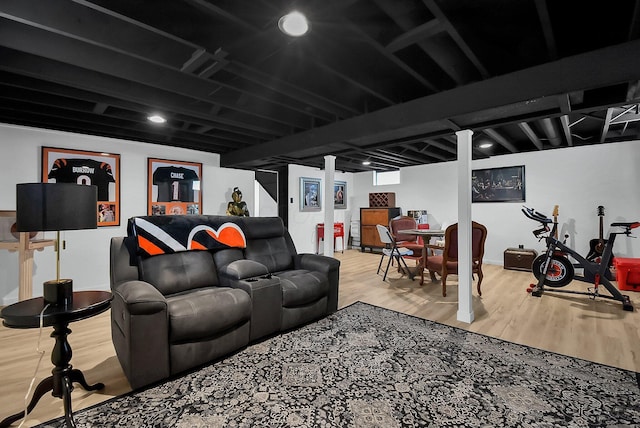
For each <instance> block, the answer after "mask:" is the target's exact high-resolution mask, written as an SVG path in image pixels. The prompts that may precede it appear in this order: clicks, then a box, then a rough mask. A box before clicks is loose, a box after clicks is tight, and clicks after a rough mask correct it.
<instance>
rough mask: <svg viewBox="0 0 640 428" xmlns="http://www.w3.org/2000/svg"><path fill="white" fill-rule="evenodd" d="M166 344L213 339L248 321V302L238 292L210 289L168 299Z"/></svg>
mask: <svg viewBox="0 0 640 428" xmlns="http://www.w3.org/2000/svg"><path fill="white" fill-rule="evenodd" d="M167 308H168V312H169V341H170V342H171V343H181V342H188V341H195V340H200V339H204V338H210V337H215V336H217V335H219V334H221V333H223V332H226V331H227V330H229V329H231V328H232V327H234V326H236V325H238V324H240V323H243V322H246V321H248V320H249V318H250V317H251V299H250V298H249V295H248V294H247V293H246V292H244V291H242V290H239V289H235V288H227V287H211V288H203V289H201V290H195V291H190V292H188V293H182V294H176V295H173V296H170V297H168V298H167Z"/></svg>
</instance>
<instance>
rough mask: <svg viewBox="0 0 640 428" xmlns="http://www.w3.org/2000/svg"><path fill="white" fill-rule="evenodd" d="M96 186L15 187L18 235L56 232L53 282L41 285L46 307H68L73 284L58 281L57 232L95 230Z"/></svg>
mask: <svg viewBox="0 0 640 428" xmlns="http://www.w3.org/2000/svg"><path fill="white" fill-rule="evenodd" d="M97 201H98V191H97V188H96V186H85V185H80V184H72V183H26V184H18V185H16V224H17V228H18V232H39V231H55V232H56V247H55V249H56V279H55V280H51V281H46V282H45V283H44V285H43V296H44V301H45V303H49V304H51V305H63V306H64V305H71V304H72V302H73V281H72V280H71V279H60V231H61V230H79V229H95V228H97V227H98V223H97V222H98V213H97V203H98V202H97Z"/></svg>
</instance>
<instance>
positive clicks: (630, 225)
mask: <svg viewBox="0 0 640 428" xmlns="http://www.w3.org/2000/svg"><path fill="white" fill-rule="evenodd" d="M611 227H627V228H629V229H635V228H636V227H640V221H632V222H631V223H611Z"/></svg>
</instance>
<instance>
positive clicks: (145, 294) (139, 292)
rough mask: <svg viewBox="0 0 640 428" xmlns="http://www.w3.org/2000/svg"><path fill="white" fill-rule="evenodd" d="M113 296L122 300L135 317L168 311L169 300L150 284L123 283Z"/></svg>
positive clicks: (114, 291)
mask: <svg viewBox="0 0 640 428" xmlns="http://www.w3.org/2000/svg"><path fill="white" fill-rule="evenodd" d="M113 294H114V296H118V298H119V299H121V300H122V302H123V303H124V304H125V305H126V307H127V312H129V313H130V314H133V315H151V314H155V313H157V312H160V311H165V312H166V310H167V300H166V299H165V298H164V296H163V295H162V293H160V291H158V289H157V288H155V287H154V286H153V285H151V284H149V283H148V282H144V281H126V282H123V283H121V284H118V285H116V286H115V287H114V288H113Z"/></svg>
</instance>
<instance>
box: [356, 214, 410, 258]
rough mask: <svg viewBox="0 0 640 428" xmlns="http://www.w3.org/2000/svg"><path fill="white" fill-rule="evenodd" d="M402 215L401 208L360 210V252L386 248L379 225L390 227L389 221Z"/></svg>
mask: <svg viewBox="0 0 640 428" xmlns="http://www.w3.org/2000/svg"><path fill="white" fill-rule="evenodd" d="M399 215H400V208H360V250H361V251H363V252H364V250H365V248H367V247H368V248H371V249H373V248H384V244H383V243H382V242H381V241H380V235H378V229H377V228H376V225H377V224H381V225H383V226H385V227H389V220H391V219H392V218H394V217H397V216H399Z"/></svg>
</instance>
